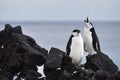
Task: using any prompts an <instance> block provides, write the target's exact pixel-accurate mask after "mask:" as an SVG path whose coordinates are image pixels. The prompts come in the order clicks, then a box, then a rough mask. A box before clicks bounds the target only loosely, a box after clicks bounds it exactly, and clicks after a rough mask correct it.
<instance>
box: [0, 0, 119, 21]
mask: <svg viewBox="0 0 120 80" xmlns="http://www.w3.org/2000/svg"><path fill="white" fill-rule="evenodd" d="M119 8H120V0H0V21H80V20H83V19H84V18H86V17H89V18H90V19H92V20H96V21H102V20H103V21H120V9H119Z"/></svg>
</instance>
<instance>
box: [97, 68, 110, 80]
mask: <svg viewBox="0 0 120 80" xmlns="http://www.w3.org/2000/svg"><path fill="white" fill-rule="evenodd" d="M95 78H96V79H97V80H106V79H108V78H109V75H108V74H107V73H106V72H105V71H103V70H98V71H96V73H95Z"/></svg>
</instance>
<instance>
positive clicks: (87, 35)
mask: <svg viewBox="0 0 120 80" xmlns="http://www.w3.org/2000/svg"><path fill="white" fill-rule="evenodd" d="M84 42H85V47H86V49H87V51H88V54H90V55H93V54H95V53H96V51H95V50H94V48H93V38H92V32H90V31H89V30H88V29H87V28H85V29H84Z"/></svg>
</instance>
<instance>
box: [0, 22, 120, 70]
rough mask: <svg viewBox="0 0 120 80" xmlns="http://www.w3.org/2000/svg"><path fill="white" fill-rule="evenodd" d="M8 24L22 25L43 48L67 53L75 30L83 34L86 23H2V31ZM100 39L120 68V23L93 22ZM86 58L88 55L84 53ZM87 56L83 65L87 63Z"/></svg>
mask: <svg viewBox="0 0 120 80" xmlns="http://www.w3.org/2000/svg"><path fill="white" fill-rule="evenodd" d="M6 23H9V24H11V25H12V26H17V25H21V26H22V30H23V33H24V34H26V35H29V36H31V37H33V38H34V39H35V40H36V42H37V43H38V44H39V45H40V46H41V47H44V48H46V49H47V50H50V48H51V47H56V48H59V49H61V50H63V51H65V48H66V44H67V41H68V39H69V37H70V35H71V32H72V30H73V29H80V30H81V32H82V33H83V29H84V22H82V21H80V22H0V30H2V29H4V25H5V24H6ZM93 25H94V27H95V30H96V33H97V35H98V37H99V41H100V45H101V50H102V52H103V53H105V54H107V55H108V56H109V57H110V58H111V59H112V60H113V62H114V63H115V64H116V65H117V66H118V67H119V68H120V22H117V21H111V22H107V21H106V22H102V21H101V22H95V21H94V22H93ZM84 54H85V56H86V55H87V53H84ZM85 56H84V59H83V63H84V62H85Z"/></svg>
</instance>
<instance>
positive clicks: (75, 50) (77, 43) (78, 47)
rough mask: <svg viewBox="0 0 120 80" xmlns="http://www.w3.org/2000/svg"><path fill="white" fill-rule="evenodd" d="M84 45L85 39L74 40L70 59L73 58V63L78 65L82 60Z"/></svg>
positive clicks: (79, 37)
mask: <svg viewBox="0 0 120 80" xmlns="http://www.w3.org/2000/svg"><path fill="white" fill-rule="evenodd" d="M83 45H84V44H83V39H82V37H81V36H78V37H73V38H72V44H71V52H70V57H71V58H72V62H73V63H74V64H76V65H78V64H79V63H80V62H81V60H82V56H83V51H84V49H83Z"/></svg>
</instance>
